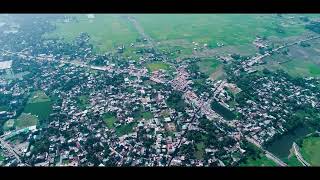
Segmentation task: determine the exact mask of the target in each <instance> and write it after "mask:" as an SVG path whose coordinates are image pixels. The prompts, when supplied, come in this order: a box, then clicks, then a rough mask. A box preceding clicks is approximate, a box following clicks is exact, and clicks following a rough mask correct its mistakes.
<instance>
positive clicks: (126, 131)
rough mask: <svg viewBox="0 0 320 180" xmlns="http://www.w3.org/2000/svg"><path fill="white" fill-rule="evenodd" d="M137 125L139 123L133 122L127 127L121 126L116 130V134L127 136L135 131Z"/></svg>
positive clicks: (126, 125)
mask: <svg viewBox="0 0 320 180" xmlns="http://www.w3.org/2000/svg"><path fill="white" fill-rule="evenodd" d="M136 125H137V122H131V123H128V124H125V125H121V126H119V127H117V128H116V134H117V135H118V136H122V135H125V134H129V133H131V132H132V131H133V128H134V127H135V126H136Z"/></svg>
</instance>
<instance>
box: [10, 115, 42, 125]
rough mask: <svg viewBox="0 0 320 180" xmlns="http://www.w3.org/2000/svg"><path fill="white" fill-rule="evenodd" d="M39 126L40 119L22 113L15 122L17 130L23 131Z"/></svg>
mask: <svg viewBox="0 0 320 180" xmlns="http://www.w3.org/2000/svg"><path fill="white" fill-rule="evenodd" d="M37 124H38V118H37V116H35V115H32V114H27V113H22V114H21V115H20V116H19V117H18V118H17V120H16V121H15V126H16V129H22V128H26V127H29V126H34V125H37Z"/></svg>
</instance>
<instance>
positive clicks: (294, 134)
mask: <svg viewBox="0 0 320 180" xmlns="http://www.w3.org/2000/svg"><path fill="white" fill-rule="evenodd" d="M311 132H312V130H311V129H310V128H308V127H305V126H299V127H298V128H296V129H294V130H293V131H291V132H289V133H286V134H285V135H283V136H280V137H279V138H278V139H276V140H274V141H273V142H272V143H271V144H270V145H268V146H267V148H266V149H267V150H268V151H270V152H272V153H274V154H275V155H276V156H278V157H279V158H280V159H282V160H286V159H288V156H289V154H290V149H291V147H292V144H293V142H296V141H297V140H298V139H300V138H302V137H304V136H306V135H307V134H309V133H311Z"/></svg>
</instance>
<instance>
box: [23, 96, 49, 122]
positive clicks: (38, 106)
mask: <svg viewBox="0 0 320 180" xmlns="http://www.w3.org/2000/svg"><path fill="white" fill-rule="evenodd" d="M23 112H24V113H31V114H32V115H34V116H37V117H38V119H39V121H40V123H41V124H42V123H43V122H45V121H46V119H47V118H48V117H49V115H50V114H51V112H52V102H51V100H50V98H49V97H48V96H46V95H45V94H44V92H41V91H36V92H34V93H33V95H32V96H31V97H30V98H29V100H28V103H27V105H26V106H25V107H24V110H23Z"/></svg>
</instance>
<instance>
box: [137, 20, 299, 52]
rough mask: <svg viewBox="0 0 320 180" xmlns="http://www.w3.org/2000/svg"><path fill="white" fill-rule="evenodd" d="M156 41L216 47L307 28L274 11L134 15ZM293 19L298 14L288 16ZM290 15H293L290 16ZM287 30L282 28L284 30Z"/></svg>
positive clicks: (292, 32)
mask: <svg viewBox="0 0 320 180" xmlns="http://www.w3.org/2000/svg"><path fill="white" fill-rule="evenodd" d="M134 16H135V17H136V18H137V19H138V21H139V22H140V24H141V25H142V26H143V28H144V29H145V32H146V33H148V34H149V35H150V36H151V37H152V38H154V39H155V40H157V41H162V40H172V39H186V40H188V41H189V42H192V41H195V42H198V43H201V44H204V43H206V44H208V45H209V46H211V47H217V43H223V44H225V45H243V44H247V43H250V42H251V41H253V40H254V39H255V37H256V36H257V35H260V36H277V37H286V36H292V35H297V34H300V33H301V32H303V31H305V29H304V26H303V25H302V24H299V23H295V21H293V20H292V19H291V20H288V18H287V17H279V16H278V15H275V14H268V15H266V14H259V15H257V14H241V15H239V14H150V15H142V14H138V15H134ZM287 16H292V17H293V18H295V17H297V15H287ZM290 18H291V17H290ZM284 28H285V31H284V32H281V31H279V29H284Z"/></svg>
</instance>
